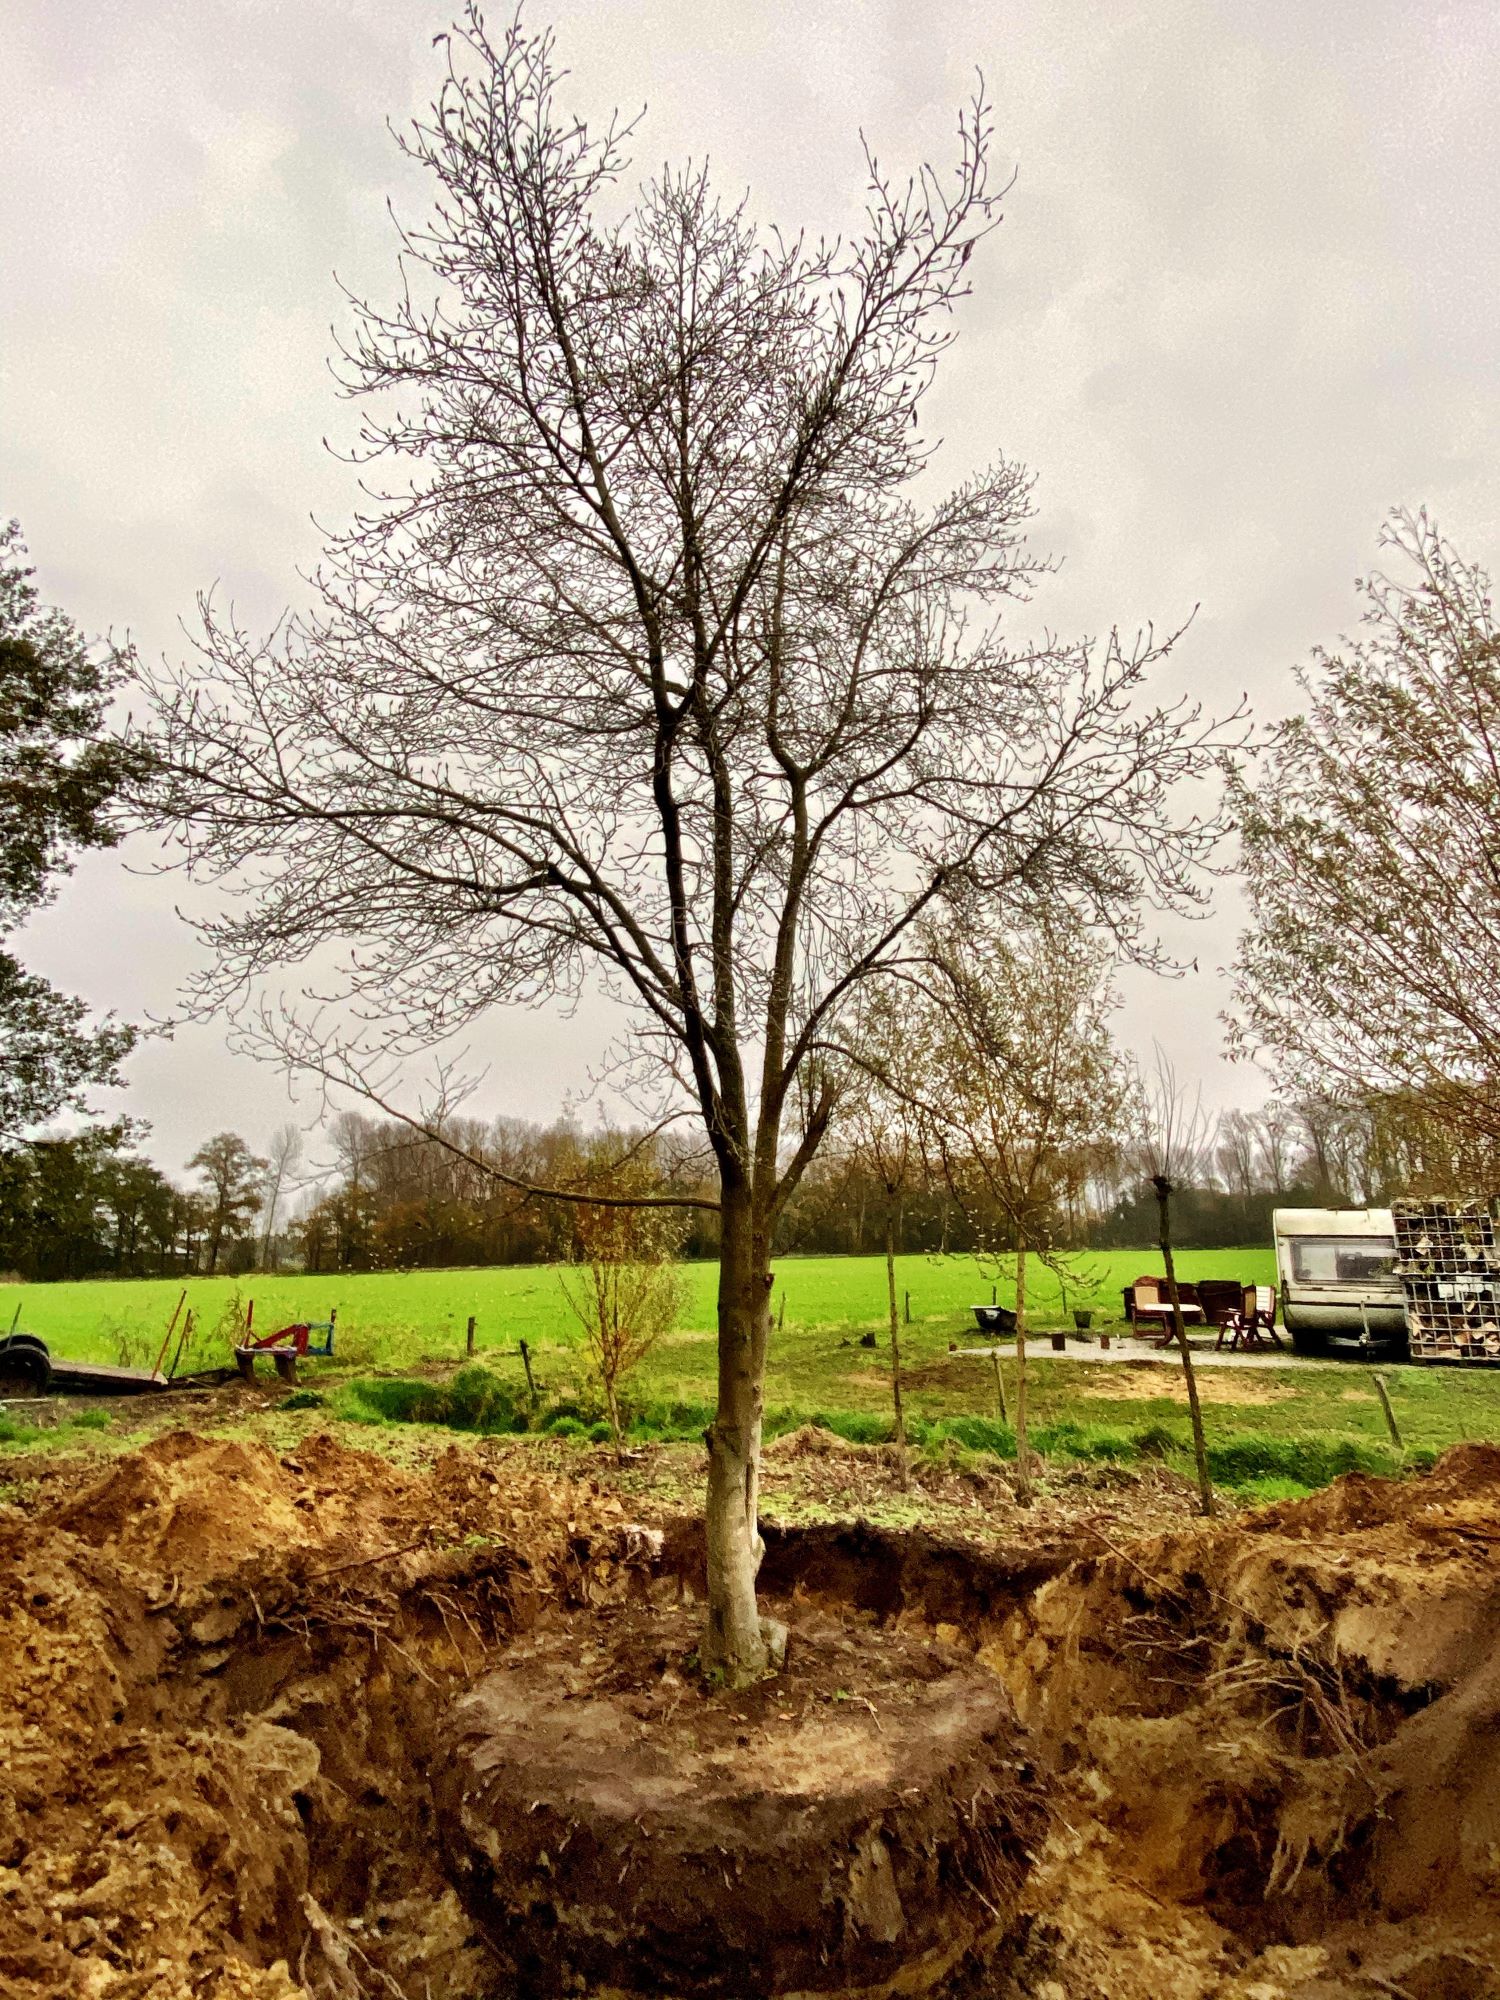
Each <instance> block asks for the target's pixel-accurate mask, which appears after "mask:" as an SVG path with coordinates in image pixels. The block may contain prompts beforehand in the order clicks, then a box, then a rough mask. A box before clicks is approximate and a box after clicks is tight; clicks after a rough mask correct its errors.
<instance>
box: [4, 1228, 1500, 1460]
mask: <svg viewBox="0 0 1500 2000" xmlns="http://www.w3.org/2000/svg"><path fill="white" fill-rule="evenodd" d="M1270 1264H1271V1253H1270V1251H1269V1250H1239V1251H1227V1252H1223V1251H1220V1252H1185V1253H1184V1254H1183V1256H1182V1259H1181V1274H1182V1276H1183V1277H1184V1278H1200V1277H1206V1276H1226V1275H1227V1276H1238V1277H1241V1278H1243V1279H1244V1280H1245V1281H1246V1282H1265V1281H1267V1280H1268V1279H1269V1278H1270V1277H1271V1275H1272V1274H1271V1269H1270ZM1091 1265H1092V1273H1093V1284H1092V1286H1091V1287H1090V1288H1089V1290H1088V1291H1087V1294H1086V1295H1085V1296H1082V1297H1079V1298H1077V1299H1075V1298H1074V1297H1073V1296H1072V1294H1071V1292H1070V1297H1069V1302H1068V1303H1069V1307H1070V1308H1071V1307H1072V1306H1073V1305H1074V1304H1083V1305H1088V1306H1090V1307H1091V1308H1092V1309H1093V1310H1094V1311H1095V1313H1096V1314H1098V1315H1099V1319H1100V1320H1101V1321H1102V1320H1106V1319H1107V1320H1117V1319H1118V1317H1119V1312H1120V1306H1119V1298H1120V1287H1121V1285H1123V1284H1124V1283H1126V1282H1128V1281H1129V1280H1130V1279H1131V1278H1133V1277H1135V1276H1137V1275H1139V1274H1140V1273H1142V1272H1145V1271H1149V1270H1151V1269H1153V1267H1154V1260H1153V1258H1152V1257H1151V1255H1150V1253H1148V1252H1142V1251H1134V1250H1132V1251H1126V1252H1115V1253H1107V1254H1105V1253H1101V1254H1099V1255H1097V1256H1095V1257H1094V1258H1093V1259H1092V1260H1091ZM716 1277H717V1269H716V1267H715V1266H713V1265H711V1264H699V1265H693V1266H690V1267H688V1281H689V1284H688V1302H687V1305H686V1307H685V1309H684V1312H683V1314H682V1316H681V1320H680V1323H679V1326H678V1329H677V1330H676V1331H675V1332H674V1333H673V1334H671V1335H670V1336H669V1337H668V1338H667V1339H666V1340H665V1341H664V1342H663V1343H662V1344H661V1345H660V1346H659V1347H658V1348H657V1350H656V1351H655V1352H654V1353H653V1354H652V1355H651V1356H650V1357H649V1358H648V1360H647V1361H646V1363H645V1364H644V1365H643V1367H642V1368H641V1369H640V1370H639V1371H638V1373H637V1375H636V1376H635V1377H634V1378H633V1379H632V1382H631V1384H630V1390H629V1394H630V1398H631V1401H632V1403H633V1405H634V1407H635V1409H636V1411H637V1413H638V1421H639V1424H640V1426H641V1427H642V1429H641V1434H643V1435H654V1436H663V1437H671V1436H678V1437H684V1438H693V1437H696V1436H697V1435H699V1434H700V1433H701V1429H702V1426H703V1424H704V1423H705V1422H706V1421H707V1419H708V1415H709V1413H710V1404H711V1400H712V1396H713V1386H714V1359H715V1357H714V1339H713V1319H714V1313H713V1304H714V1286H715V1280H716ZM1036 1278H1037V1279H1038V1281H1039V1282H1037V1283H1036V1284H1035V1285H1034V1286H1033V1287H1032V1288H1031V1291H1032V1306H1033V1315H1034V1316H1033V1324H1034V1326H1035V1327H1036V1328H1037V1329H1038V1330H1041V1329H1043V1328H1045V1327H1046V1326H1047V1325H1048V1324H1049V1323H1052V1324H1060V1323H1061V1321H1062V1302H1061V1300H1060V1298H1059V1296H1058V1292H1057V1287H1056V1282H1055V1280H1052V1279H1050V1278H1049V1277H1048V1276H1047V1274H1045V1273H1042V1272H1040V1271H1038V1272H1037V1273H1036ZM897 1281H898V1285H899V1287H900V1288H901V1290H902V1291H903V1292H906V1291H909V1292H910V1294H911V1313H912V1318H911V1323H910V1324H909V1325H904V1326H903V1329H902V1341H903V1358H904V1364H905V1370H906V1387H907V1396H906V1401H907V1409H908V1412H909V1414H910V1416H911V1417H912V1418H913V1419H914V1420H915V1422H916V1424H917V1425H918V1427H919V1428H921V1427H923V1426H926V1427H929V1428H930V1429H932V1430H933V1433H934V1437H935V1439H936V1442H937V1443H939V1444H941V1445H942V1446H943V1447H944V1448H949V1447H952V1446H953V1445H954V1444H955V1443H956V1444H958V1445H960V1446H962V1445H966V1444H967V1445H972V1446H974V1447H975V1448H980V1449H998V1450H1000V1451H1001V1452H1002V1453H1003V1452H1004V1450H1005V1441H1004V1439H1003V1438H1002V1437H1001V1436H1000V1435H999V1433H998V1427H997V1426H996V1425H995V1422H994V1419H995V1415H996V1404H995V1388H994V1377H993V1372H992V1370H991V1367H990V1365H989V1363H988V1362H987V1361H984V1360H982V1359H977V1358H974V1357H972V1356H967V1355H964V1354H960V1353H955V1352H952V1351H950V1344H951V1343H953V1342H955V1341H957V1342H959V1343H960V1344H968V1342H969V1341H971V1340H972V1339H973V1338H975V1329H974V1326H973V1320H972V1316H971V1315H970V1313H969V1311H968V1307H969V1305H970V1304H971V1303H972V1302H973V1301H975V1300H979V1301H984V1300H988V1298H989V1296H990V1278H989V1276H988V1275H985V1274H982V1273H981V1272H980V1271H979V1270H978V1269H977V1267H976V1266H975V1265H974V1264H973V1263H972V1262H969V1261H967V1260H962V1259H957V1258H955V1259H940V1258H935V1257H907V1258H903V1259H901V1260H900V1261H899V1264H898V1270H897ZM180 1289H181V1287H180V1285H179V1283H178V1282H177V1281H161V1282H126V1283H118V1284H116V1283H110V1282H98V1283H92V1284H76V1285H67V1284H62V1285H50V1286H37V1287H34V1288H32V1289H31V1290H29V1291H26V1292H24V1293H22V1294H21V1296H20V1299H19V1303H20V1306H21V1314H20V1324H21V1325H22V1326H23V1327H25V1328H26V1329H28V1330H29V1331H32V1332H35V1333H38V1334H40V1335H41V1336H42V1337H43V1338H44V1339H46V1340H47V1341H48V1342H49V1344H50V1345H52V1346H53V1347H54V1349H55V1350H56V1351H57V1352H59V1353H62V1354H71V1355H77V1356H80V1357H85V1356H86V1357H89V1358H93V1359H96V1360H104V1361H114V1360H120V1359H127V1360H131V1361H136V1362H141V1361H149V1360H151V1359H153V1358H154V1356H155V1351H156V1348H157V1345H158V1343H159V1340H160V1335H161V1330H162V1329H163V1327H164V1326H165V1323H166V1320H167V1316H168V1314H169V1313H170V1311H171V1308H172V1305H173V1303H174V1301H175V1300H176V1298H177V1295H178V1292H179V1290H180ZM236 1295H237V1296H238V1303H239V1304H240V1305H241V1306H243V1304H244V1302H245V1301H246V1300H248V1299H249V1298H252V1297H253V1298H254V1300H255V1324H256V1328H257V1330H259V1331H266V1332H269V1331H272V1330H274V1329H275V1328H276V1327H277V1326H279V1325H281V1324H283V1323H285V1322H286V1321H288V1320H292V1319H297V1318H323V1317H326V1315H327V1313H328V1312H329V1310H330V1309H331V1308H335V1307H336V1308H337V1310H338V1315H339V1341H338V1350H339V1351H338V1354H337V1356H336V1359H335V1362H334V1364H328V1363H323V1362H314V1363H311V1364H309V1365H308V1367H307V1368H306V1370H305V1379H306V1380H307V1382H308V1383H309V1385H310V1387H311V1389H312V1393H313V1398H314V1399H315V1400H318V1401H319V1402H320V1403H322V1404H323V1406H324V1407H326V1410H327V1414H328V1415H329V1416H333V1417H340V1416H342V1417H349V1418H354V1419H356V1420H359V1421H363V1422H378V1421H380V1420H381V1418H382V1415H383V1414H384V1415H386V1416H389V1415H390V1414H392V1413H394V1412H395V1411H396V1409H397V1408H398V1406H401V1405H402V1398H403V1396H405V1395H406V1391H405V1390H403V1389H402V1386H401V1383H400V1381H399V1380H393V1379H391V1378H400V1377H405V1376H411V1375H416V1376H427V1377H431V1375H432V1374H433V1371H434V1369H435V1368H437V1369H441V1368H442V1365H443V1364H450V1365H453V1364H457V1363H458V1362H459V1361H461V1359H462V1356H463V1346H464V1327H465V1322H466V1320H467V1318H468V1316H469V1314H470V1313H473V1314H474V1315H475V1317H476V1319H477V1321H478V1341H477V1344H478V1352H479V1359H480V1360H481V1361H482V1362H486V1361H487V1362H488V1364H489V1369H490V1370H491V1371H492V1374H493V1377H494V1379H495V1380H496V1381H498V1383H500V1384H502V1385H504V1388H505V1391H506V1392H507V1393H508V1394H509V1395H511V1396H512V1397H514V1398H516V1399H519V1398H520V1396H521V1393H522V1388H523V1378H522V1374H521V1365H520V1362H519V1359H518V1358H517V1357H516V1354H515V1345H516V1342H517V1340H518V1339H525V1340H526V1341H527V1343H528V1345H529V1346H530V1348H531V1350H532V1355H533V1362H534V1367H535V1371H536V1374H537V1378H538V1382H539V1385H540V1388H541V1391H542V1395H543V1398H544V1399H545V1403H546V1405H547V1406H549V1407H552V1408H556V1407H557V1406H558V1405H559V1404H560V1403H561V1404H562V1405H564V1406H566V1405H567V1404H568V1403H569V1401H570V1400H575V1399H576V1400H577V1401H579V1402H581V1403H582V1404H583V1405H585V1406H587V1405H588V1404H589V1402H590V1394H589V1388H588V1382H587V1369H586V1363H585V1357H584V1354H583V1352H582V1349H581V1345H580V1341H579V1334H578V1329H577V1327H576V1325H575V1324H574V1323H573V1322H572V1320H571V1318H570V1316H569V1314H568V1311H567V1308H566V1306H565V1304H564V1302H563V1299H562V1295H561V1291H560V1288H559V1284H558V1278H557V1273H556V1272H555V1271H554V1270H551V1269H548V1268H546V1267H541V1266H530V1267H513V1268H508V1269H475V1270H457V1271H424V1272H409V1273H388V1274H374V1273H357V1274H354V1275H350V1276H341V1277H319V1278H302V1277H276V1278H265V1277H258V1276H257V1277H254V1278H250V1279H242V1280H239V1281H238V1282H236V1281H234V1280H229V1279H205V1278H197V1279H193V1280H192V1281H190V1283H189V1286H188V1296H189V1300H190V1303H191V1304H192V1305H193V1307H194V1310H195V1313H196V1315H197V1317H198V1321H199V1325H200V1328H201V1329H202V1337H201V1338H199V1339H196V1340H195V1342H194V1354H193V1360H194V1362H195V1363H196V1364H197V1365H207V1364H209V1363H213V1362H218V1361H223V1360H225V1359H227V1352H226V1351H225V1350H226V1345H227V1342H226V1333H225V1331H224V1330H223V1329H224V1328H225V1327H226V1326H227V1324H228V1312H229V1309H231V1308H232V1307H233V1306H234V1305H235V1302H236ZM5 1296H6V1295H5V1294H3V1293H0V1313H3V1317H4V1321H5V1322H6V1323H7V1324H8V1322H9V1320H10V1317H11V1313H12V1312H13V1311H14V1309H15V1304H16V1294H15V1293H14V1292H11V1293H10V1295H9V1297H10V1306H9V1310H6V1309H5V1306H4V1304H3V1301H4V1299H5ZM999 1296H1000V1298H1001V1300H1002V1301H1003V1302H1004V1301H1007V1300H1009V1298H1010V1296H1011V1294H1010V1288H1009V1286H1008V1284H1007V1283H1006V1282H1005V1281H1004V1280H1002V1281H1001V1283H1000V1286H999ZM783 1300H784V1302H785V1313H784V1323H783V1324H781V1325H780V1327H779V1328H778V1330H777V1332H776V1333H775V1335H774V1337H773V1340H772V1346H771V1357H770V1364H769V1369H768V1376H767V1383H766V1403H767V1410H768V1427H769V1428H771V1429H773V1430H774V1429H786V1428H789V1427H791V1426H792V1425H794V1424H797V1423H802V1422H807V1421H818V1420H821V1421H823V1422H825V1423H827V1424H828V1425H829V1426H830V1427H831V1428H836V1429H839V1430H841V1431H842V1432H843V1433H844V1434H845V1435H846V1436H850V1437H856V1438H858V1437H866V1438H874V1437H878V1436H879V1435H881V1434H882V1433H883V1431H884V1430H885V1428H886V1426H887V1423H888V1418H889V1412H890V1383H889V1368H888V1357H887V1351H886V1344H885V1340H884V1337H883V1334H884V1322H885V1270H884V1264H883V1262H882V1261H881V1260H880V1259H879V1258H873V1257H869V1258H835V1257H819V1258H811V1257H810V1258H785V1259H783V1260H781V1262H780V1263H779V1264H778V1266H777V1283H776V1291H775V1294H774V1295H773V1304H774V1309H775V1310H776V1312H777V1315H778V1317H780V1316H781V1309H782V1304H783ZM1096 1323H1097V1322H1096ZM868 1330H875V1331H876V1332H878V1333H879V1334H880V1335H881V1338H880V1344H879V1345H878V1346H875V1347H864V1346H861V1344H860V1335H861V1333H863V1332H866V1331H868ZM1007 1366H1008V1368H1009V1367H1013V1364H1007ZM1382 1373H1383V1374H1384V1377H1385V1379H1386V1381H1387V1382H1388V1384H1389V1385H1390V1389H1391V1394H1392V1397H1393V1400H1394V1403H1395V1406H1396V1410H1397V1415H1398V1420H1399V1422H1400V1424H1401V1427H1402V1432H1403V1436H1404V1439H1405V1442H1406V1444H1407V1447H1408V1449H1409V1450H1410V1451H1412V1452H1414V1453H1415V1454H1418V1455H1423V1456H1425V1455H1426V1454H1430V1453H1432V1452H1436V1451H1440V1450H1442V1449H1443V1448H1444V1447H1445V1446H1447V1445H1449V1444H1453V1443H1456V1442H1459V1441H1461V1440H1465V1439H1482V1438H1500V1371H1497V1372H1489V1371H1479V1372H1471V1371H1465V1370H1441V1369H1421V1368H1410V1367H1391V1368H1386V1369H1384V1370H1383V1371H1382ZM382 1378H383V1379H384V1381H385V1387H384V1388H383V1389H382V1388H381V1387H380V1380H381V1379H382ZM1030 1381H1031V1398H1032V1420H1033V1423H1034V1425H1035V1426H1036V1428H1037V1432H1038V1434H1039V1436H1040V1439H1041V1442H1042V1447H1043V1449H1044V1450H1046V1451H1047V1452H1048V1454H1049V1457H1051V1458H1052V1459H1054V1460H1059V1461H1068V1460H1075V1459H1076V1460H1091V1459H1092V1460H1099V1459H1110V1458H1117V1459H1121V1460H1129V1459H1131V1458H1139V1457H1140V1456H1142V1455H1143V1454H1145V1455H1151V1454H1157V1455H1162V1456H1165V1457H1166V1458H1167V1459H1168V1461H1169V1462H1172V1463H1177V1464H1180V1465H1184V1466H1185V1465H1186V1463H1187V1460H1186V1446H1187V1418H1186V1406H1185V1398H1184V1395H1183V1385H1182V1381H1181V1377H1180V1373H1179V1372H1178V1371H1177V1370H1176V1369H1175V1368H1174V1367H1172V1366H1171V1365H1167V1366H1162V1365H1158V1364H1152V1363H1141V1362H1125V1363H1120V1364H1114V1365H1111V1364H1102V1363H1101V1364H1091V1365H1088V1366H1081V1365H1079V1364H1077V1363H1073V1362H1054V1361H1051V1360H1049V1359H1047V1358H1045V1355H1044V1353H1038V1354H1037V1355H1036V1356H1035V1358H1034V1360H1033V1363H1032V1366H1031V1370H1030ZM1200 1382H1201V1384H1202V1388H1203V1394H1204V1398H1205V1403H1206V1417H1207V1423H1208V1427H1209V1432H1210V1438H1211V1442H1212V1443H1213V1445H1214V1454H1215V1476H1216V1478H1218V1479H1219V1480H1220V1481H1221V1482H1222V1483H1224V1484H1226V1485H1229V1486H1232V1487H1234V1488H1236V1489H1238V1490H1239V1491H1241V1492H1242V1493H1245V1494H1247V1495H1252V1496H1254V1497H1259V1498H1270V1497H1275V1496H1276V1495H1278V1494H1280V1493H1283V1492H1296V1491H1301V1490H1305V1489H1306V1487H1307V1486H1309V1485H1313V1484H1318V1483H1320V1482H1321V1480H1322V1479H1325V1478H1327V1477H1331V1476H1332V1475H1333V1473H1334V1472H1336V1471H1338V1470H1342V1469H1348V1468H1349V1467H1351V1466H1354V1465H1365V1466H1367V1467H1369V1468H1370V1469H1375V1470H1379V1469H1394V1467H1395V1464H1396V1460H1395V1459H1394V1456H1393V1455H1392V1454H1391V1452H1390V1448H1389V1442H1388V1439H1387V1434H1386V1429H1385V1423H1384V1418H1383V1416H1382V1413H1381V1409H1380V1405H1379V1402H1378V1400H1377V1397H1376V1394H1375V1389H1374V1385H1373V1382H1372V1380H1371V1371H1370V1370H1369V1369H1368V1368H1366V1367H1364V1366H1362V1365H1360V1364H1358V1363H1353V1362H1343V1363H1337V1364H1330V1365H1313V1364H1310V1363H1308V1362H1306V1361H1294V1360H1292V1359H1290V1358H1289V1359H1288V1363H1287V1365H1286V1366H1285V1367H1284V1368H1276V1369H1269V1370H1256V1371H1253V1372H1252V1371H1248V1370H1247V1371H1233V1370H1207V1369H1205V1370H1203V1371H1202V1373H1201V1375H1200ZM409 1387H410V1389H411V1390H412V1391H415V1388H416V1384H415V1383H412V1384H410V1385H409ZM325 1398H326V1402H324V1400H323V1399H325ZM404 1407H405V1408H406V1409H407V1410H409V1409H410V1408H411V1407H412V1405H411V1401H410V1397H409V1396H407V1400H406V1404H405V1406H404ZM585 1414H587V1408H586V1407H585ZM128 1421H129V1418H128V1416H127V1414H126V1412H125V1411H124V1410H121V1412H120V1415H119V1417H118V1418H117V1419H115V1423H116V1425H118V1424H120V1423H128Z"/></svg>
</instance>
